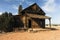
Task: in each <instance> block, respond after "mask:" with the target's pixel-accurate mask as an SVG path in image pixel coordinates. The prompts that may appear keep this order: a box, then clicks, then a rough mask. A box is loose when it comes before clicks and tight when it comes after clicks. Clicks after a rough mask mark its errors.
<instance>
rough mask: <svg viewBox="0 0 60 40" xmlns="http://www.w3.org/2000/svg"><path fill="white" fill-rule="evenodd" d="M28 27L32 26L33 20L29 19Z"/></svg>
mask: <svg viewBox="0 0 60 40" xmlns="http://www.w3.org/2000/svg"><path fill="white" fill-rule="evenodd" d="M28 27H29V28H31V20H28Z"/></svg>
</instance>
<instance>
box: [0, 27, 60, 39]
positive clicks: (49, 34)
mask: <svg viewBox="0 0 60 40" xmlns="http://www.w3.org/2000/svg"><path fill="white" fill-rule="evenodd" d="M52 28H53V27H52ZM54 28H56V29H57V30H46V31H39V32H36V33H33V32H11V33H5V34H0V40H60V26H55V27H54Z"/></svg>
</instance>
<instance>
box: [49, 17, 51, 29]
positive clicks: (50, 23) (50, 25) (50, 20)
mask: <svg viewBox="0 0 60 40" xmlns="http://www.w3.org/2000/svg"><path fill="white" fill-rule="evenodd" d="M49 26H50V28H51V18H49Z"/></svg>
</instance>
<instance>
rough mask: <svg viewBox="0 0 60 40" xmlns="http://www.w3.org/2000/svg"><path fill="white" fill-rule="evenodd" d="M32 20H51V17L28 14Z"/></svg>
mask: <svg viewBox="0 0 60 40" xmlns="http://www.w3.org/2000/svg"><path fill="white" fill-rule="evenodd" d="M27 15H28V16H29V17H31V18H39V19H49V18H51V17H49V16H44V15H36V14H27Z"/></svg>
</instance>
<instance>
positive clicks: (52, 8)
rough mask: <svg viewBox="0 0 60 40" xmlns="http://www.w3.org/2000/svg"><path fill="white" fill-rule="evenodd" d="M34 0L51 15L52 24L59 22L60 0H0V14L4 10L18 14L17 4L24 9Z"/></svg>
mask: <svg viewBox="0 0 60 40" xmlns="http://www.w3.org/2000/svg"><path fill="white" fill-rule="evenodd" d="M35 2H36V3H37V4H38V5H39V6H40V7H41V8H42V9H43V11H44V12H45V13H46V15H47V16H50V17H52V23H53V24H60V18H59V17H60V0H0V15H1V14H2V13H3V12H5V11H7V12H12V13H13V14H14V15H15V14H18V6H19V5H22V6H23V9H24V8H26V7H28V6H30V5H32V4H33V3H35ZM46 23H48V20H47V21H46Z"/></svg>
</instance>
